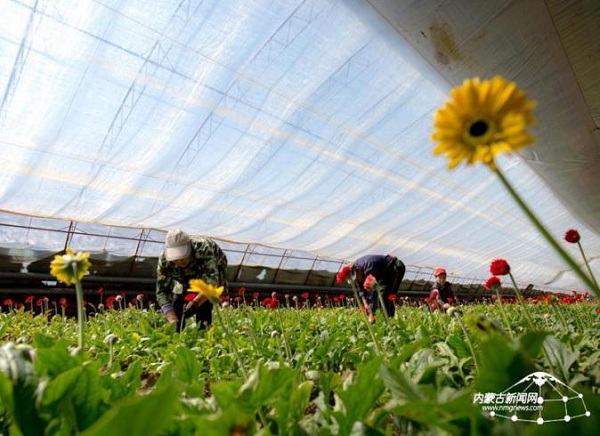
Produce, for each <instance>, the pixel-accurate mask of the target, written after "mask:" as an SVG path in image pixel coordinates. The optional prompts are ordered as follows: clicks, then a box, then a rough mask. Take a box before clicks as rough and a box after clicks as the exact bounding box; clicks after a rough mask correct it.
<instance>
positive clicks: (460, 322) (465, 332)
mask: <svg viewBox="0 0 600 436" xmlns="http://www.w3.org/2000/svg"><path fill="white" fill-rule="evenodd" d="M454 318H456V319H457V320H458V323H459V324H460V327H461V328H462V331H463V334H464V335H465V339H466V340H467V345H469V349H470V350H471V355H472V356H473V364H474V365H475V371H476V372H479V370H478V366H477V357H475V349H474V348H473V344H472V342H471V338H469V333H468V332H467V327H466V326H465V324H464V323H463V320H462V319H461V318H460V315H459V314H458V312H454Z"/></svg>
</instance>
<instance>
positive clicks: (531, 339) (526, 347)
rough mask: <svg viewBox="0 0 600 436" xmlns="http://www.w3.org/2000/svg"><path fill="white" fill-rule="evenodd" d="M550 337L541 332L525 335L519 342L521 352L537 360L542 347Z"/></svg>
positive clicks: (546, 333)
mask: <svg viewBox="0 0 600 436" xmlns="http://www.w3.org/2000/svg"><path fill="white" fill-rule="evenodd" d="M548 335H549V333H548V332H541V331H533V332H526V333H523V334H522V335H521V336H519V338H518V340H517V342H518V344H519V350H520V351H522V352H523V353H525V354H527V355H528V356H529V357H531V358H532V359H535V358H536V357H538V355H539V354H540V353H541V350H542V345H543V344H544V340H545V339H546V337H547V336H548Z"/></svg>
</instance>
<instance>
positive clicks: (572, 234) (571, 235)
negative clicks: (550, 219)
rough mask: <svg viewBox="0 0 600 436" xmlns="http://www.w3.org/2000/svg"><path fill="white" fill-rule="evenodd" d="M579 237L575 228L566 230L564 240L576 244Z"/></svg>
mask: <svg viewBox="0 0 600 436" xmlns="http://www.w3.org/2000/svg"><path fill="white" fill-rule="evenodd" d="M580 239H581V236H579V232H578V231H577V230H575V229H571V230H567V233H565V241H567V242H570V243H571V244H577V243H578V242H579V240H580Z"/></svg>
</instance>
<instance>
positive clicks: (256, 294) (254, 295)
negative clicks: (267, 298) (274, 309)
mask: <svg viewBox="0 0 600 436" xmlns="http://www.w3.org/2000/svg"><path fill="white" fill-rule="evenodd" d="M252 298H254V299H255V300H257V299H258V292H255V293H254V294H252Z"/></svg>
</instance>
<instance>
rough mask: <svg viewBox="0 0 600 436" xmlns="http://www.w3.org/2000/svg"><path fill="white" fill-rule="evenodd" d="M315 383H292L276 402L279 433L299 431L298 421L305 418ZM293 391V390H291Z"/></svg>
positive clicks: (274, 409) (274, 408) (275, 411)
mask: <svg viewBox="0 0 600 436" xmlns="http://www.w3.org/2000/svg"><path fill="white" fill-rule="evenodd" d="M312 387H313V383H312V382H310V381H308V380H307V381H305V382H303V383H300V384H299V385H297V384H294V383H293V384H290V389H289V390H288V391H287V392H285V394H284V395H281V396H280V397H279V399H278V400H277V401H276V402H275V404H274V407H273V412H274V416H275V420H276V422H277V427H278V431H277V433H279V434H294V433H298V431H297V430H298V422H299V421H300V420H301V419H302V418H303V416H304V413H305V411H306V408H307V407H308V402H309V400H310V393H311V390H312ZM290 391H291V392H290Z"/></svg>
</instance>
